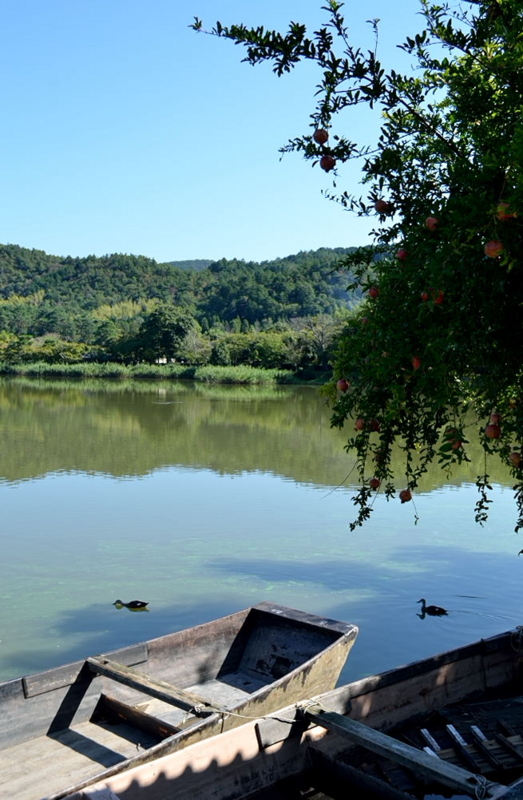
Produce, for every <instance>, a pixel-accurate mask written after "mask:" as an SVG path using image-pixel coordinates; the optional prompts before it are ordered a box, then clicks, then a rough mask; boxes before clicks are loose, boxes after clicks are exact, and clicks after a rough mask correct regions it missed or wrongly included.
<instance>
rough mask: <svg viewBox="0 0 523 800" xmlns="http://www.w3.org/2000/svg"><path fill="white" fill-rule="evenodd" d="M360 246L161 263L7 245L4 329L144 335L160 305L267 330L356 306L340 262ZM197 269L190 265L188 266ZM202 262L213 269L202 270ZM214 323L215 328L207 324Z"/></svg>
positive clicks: (0, 310)
mask: <svg viewBox="0 0 523 800" xmlns="http://www.w3.org/2000/svg"><path fill="white" fill-rule="evenodd" d="M349 251H350V248H321V249H319V250H317V251H311V252H301V253H298V254H296V255H292V256H287V257H286V258H281V259H276V260H274V261H265V262H262V263H257V262H245V261H240V260H234V259H232V260H227V259H221V260H219V261H215V262H207V261H203V262H200V261H196V262H180V263H181V264H183V265H184V269H181V268H180V267H179V266H177V264H176V262H173V263H170V264H157V263H156V262H155V261H154V260H152V259H149V258H145V257H144V256H132V255H122V254H113V255H109V256H101V257H96V256H87V257H86V258H71V257H69V256H67V257H65V258H60V257H57V256H52V255H48V254H47V253H44V252H43V251H41V250H29V249H27V248H23V247H18V246H16V245H3V246H2V245H0V330H6V331H10V332H14V333H18V334H31V335H36V336H41V335H44V334H46V333H58V334H60V336H62V337H64V338H71V339H73V340H78V339H79V338H80V339H83V337H86V336H87V337H89V338H88V341H89V342H95V341H100V338H101V336H103V333H104V330H105V328H106V327H107V326H106V325H105V323H106V322H107V320H113V321H114V323H115V326H116V328H118V330H119V331H120V334H121V335H122V336H126V337H129V336H132V335H135V334H136V333H137V331H138V329H139V327H140V325H141V324H142V322H143V320H144V318H145V316H146V314H148V313H150V312H151V311H152V310H153V307H154V304H155V303H157V302H169V303H173V304H175V305H176V306H178V307H180V308H184V309H187V310H188V311H189V312H190V313H191V314H192V315H193V316H194V317H195V318H196V319H197V320H198V321H199V322H200V323H201V324H202V325H203V327H205V328H207V329H208V328H209V327H210V323H211V324H212V323H214V322H220V323H225V324H230V323H232V322H233V320H235V319H238V324H239V325H242V323H243V324H244V325H246V326H247V329H248V326H251V325H263V324H265V323H269V322H271V323H272V322H274V321H277V320H289V319H291V318H293V317H296V316H298V317H304V316H308V315H311V314H324V313H331V312H333V311H337V310H340V309H344V308H347V306H349V305H354V303H355V302H356V300H357V299H358V295H357V293H356V294H355V295H350V294H349V293H348V292H347V287H346V278H345V277H344V275H343V274H342V273H340V272H338V271H337V270H336V264H337V261H338V260H339V259H340V257H342V256H343V255H346V254H347V253H348V252H349ZM190 263H193V264H196V265H197V269H190V268H188V266H187V265H188V264H190ZM201 264H206V266H205V268H201ZM204 320H206V322H205V323H204Z"/></svg>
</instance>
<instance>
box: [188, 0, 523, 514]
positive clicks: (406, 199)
mask: <svg viewBox="0 0 523 800" xmlns="http://www.w3.org/2000/svg"><path fill="white" fill-rule="evenodd" d="M324 8H325V12H326V23H325V25H324V26H323V27H321V28H320V29H319V30H317V31H315V32H314V33H313V34H312V35H311V36H308V35H307V31H306V28H305V26H303V25H300V24H298V23H291V24H290V27H289V30H288V32H287V33H285V34H281V33H279V32H277V31H268V30H265V29H264V28H257V29H248V28H246V27H245V26H243V25H233V26H231V27H226V26H223V25H221V24H220V23H217V25H216V27H215V28H214V29H213V31H211V32H212V33H214V34H215V35H218V36H221V37H225V38H228V39H232V40H233V41H234V42H236V43H239V44H242V45H245V47H246V49H247V55H246V59H245V60H246V61H248V62H249V63H251V64H257V63H259V62H265V61H269V62H271V63H272V64H273V68H274V71H275V72H276V74H277V75H283V74H284V73H286V72H288V71H290V70H291V69H293V68H294V67H295V66H296V65H297V64H298V63H299V62H300V61H303V60H308V61H312V62H315V64H316V65H317V67H318V68H319V73H320V77H319V81H318V86H317V103H316V107H315V109H314V110H313V113H312V115H311V127H312V130H311V132H310V133H309V134H306V135H304V136H301V137H298V138H296V139H294V140H292V141H291V142H289V143H288V144H287V145H286V146H285V147H284V148H283V151H296V152H299V153H301V154H302V155H303V156H304V157H305V158H306V159H309V160H311V161H312V162H313V164H316V163H318V162H319V165H320V166H321V167H323V168H324V169H325V170H326V171H328V172H330V171H333V174H334V176H335V180H334V184H335V185H334V189H333V191H332V192H330V196H332V197H334V198H335V199H337V200H338V202H340V203H342V204H343V205H344V206H345V207H346V208H348V209H350V210H352V211H354V212H355V213H357V214H359V215H374V216H375V218H376V225H375V228H374V230H373V232H372V235H371V241H370V244H369V246H368V247H365V248H361V249H360V250H358V251H357V252H354V253H352V254H350V255H349V256H348V257H347V258H346V259H345V264H346V266H347V267H348V268H349V269H350V270H351V271H352V272H353V274H354V275H355V279H354V281H353V283H352V287H351V288H352V289H358V290H359V291H361V292H363V293H365V295H366V298H367V299H366V300H365V302H364V303H363V304H362V306H361V309H360V312H359V315H358V318H357V320H356V321H355V322H353V323H351V324H350V325H349V326H347V328H346V330H345V333H344V335H343V337H342V340H341V344H340V347H339V352H338V357H337V364H336V378H346V379H347V380H348V381H350V383H351V388H350V389H349V390H348V391H342V392H338V394H337V395H336V390H335V388H334V386H333V387H332V390H331V395H332V399H333V404H334V405H333V419H332V422H333V424H334V425H336V426H339V427H341V426H343V425H348V427H349V428H355V430H354V433H353V434H350V438H349V440H348V442H347V450H349V451H351V452H355V453H356V455H357V462H358V470H359V475H360V479H361V488H360V491H359V493H358V494H357V496H356V497H355V503H356V506H357V510H358V513H357V518H356V520H355V521H354V523H353V526H354V525H357V524H361V523H362V522H363V521H364V520H365V519H367V518H368V516H369V514H370V511H371V503H372V498H373V494H374V492H375V490H376V487H377V486H381V489H382V490H384V491H385V493H386V494H387V496H388V497H389V498H391V497H393V496H395V494H396V491H397V488H399V487H397V483H398V480H402V483H403V487H404V488H403V489H402V491H401V493H400V499H401V500H402V502H407V501H408V500H409V499H410V498H411V496H412V492H413V490H414V489H415V488H416V486H417V485H418V482H419V479H420V477H421V475H422V474H423V473H424V472H425V471H426V469H427V468H428V466H429V464H431V463H432V462H434V461H438V462H439V463H440V464H441V465H442V466H443V467H444V468H445V469H447V470H449V469H451V468H452V465H453V464H454V463H456V462H459V461H461V460H462V459H466V458H467V455H466V444H467V440H471V439H472V438H473V437H474V438H477V439H479V440H480V442H481V444H482V446H483V449H484V452H485V469H484V472H483V474H482V475H479V476H478V479H477V484H478V487H479V489H480V496H479V500H478V504H477V507H476V519H477V521H479V522H482V521H484V519H485V518H486V514H487V507H488V506H487V504H488V502H489V497H488V491H489V477H488V458H489V457H490V456H493V455H496V456H498V457H500V458H501V459H502V460H503V461H505V462H506V463H508V464H509V465H510V466H511V468H512V470H513V474H514V481H515V493H516V499H517V504H518V520H517V524H516V530H518V529H520V528H521V527H523V456H522V443H523V363H522V353H523V310H522V303H523V114H522V111H523V36H522V31H523V5H522V3H521V0H469V2H466V1H465V0H464V2H462V3H458V2H449V3H441V4H438V5H432V4H431V3H430V2H428V0H422V2H421V11H422V15H423V18H424V28H423V30H422V31H421V32H420V33H419V34H417V35H416V36H414V37H413V38H410V37H409V38H407V39H406V41H405V42H404V43H403V44H402V45H401V48H402V49H403V50H404V51H406V52H407V53H408V54H409V55H410V56H411V58H412V59H413V60H414V62H415V69H414V71H413V72H410V73H408V74H401V73H400V72H399V71H397V70H396V69H394V68H392V67H390V68H386V67H385V66H384V65H383V64H382V63H381V61H380V58H379V47H378V22H377V21H374V22H373V23H372V24H373V26H374V30H375V33H376V47H375V48H374V49H372V50H370V51H368V52H364V51H363V50H361V49H360V48H358V47H355V46H354V45H353V44H352V43H351V42H350V38H349V31H348V29H347V26H346V24H345V20H344V17H343V7H342V4H341V3H339V2H337V0H327V1H326V5H325V7H324ZM193 27H194V28H195V29H197V30H199V29H202V23H201V22H200V21H199V20H196V22H195V24H194V26H193ZM360 104H368V105H369V106H370V107H374V108H375V109H376V111H377V112H378V111H379V112H380V114H381V127H380V134H379V140H378V142H377V146H376V147H374V146H371V145H370V144H369V143H365V142H356V141H352V140H351V139H349V138H347V137H346V136H345V135H344V134H343V132H342V131H341V130H340V127H341V125H342V124H343V122H344V121H346V119H349V118H350V117H349V116H347V114H343V113H341V112H350V110H351V109H352V108H353V107H355V106H358V105H360ZM356 158H357V159H360V162H361V167H362V182H363V185H364V187H365V193H364V195H363V196H362V197H359V196H356V194H355V193H354V191H353V190H351V191H348V190H347V191H340V190H339V188H338V185H339V184H340V182H341V180H342V176H343V171H342V167H343V164H345V163H346V162H348V161H350V160H352V159H356ZM342 386H343V384H342ZM343 388H345V387H343ZM471 408H472V409H473V410H474V412H475V414H476V415H477V417H479V420H480V424H479V426H478V424H477V423H473V425H472V426H470V425H469V423H468V419H469V417H468V416H467V413H468V411H469V409H471ZM477 417H476V418H477ZM393 445H398V446H399V447H400V448H401V449H402V450H403V452H404V476H403V477H400V476H398V475H396V476H394V475H393V474H392V470H391V451H392V447H393ZM369 480H370V481H371V483H369Z"/></svg>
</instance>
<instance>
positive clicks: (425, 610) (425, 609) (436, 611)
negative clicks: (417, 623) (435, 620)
mask: <svg viewBox="0 0 523 800" xmlns="http://www.w3.org/2000/svg"><path fill="white" fill-rule="evenodd" d="M417 602H418V603H421V604H422V605H421V613H422V614H428V615H429V617H443V616H445V614H448V613H449V612H448V611H447V609H446V608H441V606H428V605H427V604H426V600H425V598H424V597H422V598H421V600H418V601H417Z"/></svg>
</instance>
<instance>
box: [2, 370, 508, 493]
mask: <svg viewBox="0 0 523 800" xmlns="http://www.w3.org/2000/svg"><path fill="white" fill-rule="evenodd" d="M0 409H1V411H2V414H1V418H0V476H2V477H4V478H6V479H7V480H11V481H17V480H22V479H27V478H31V477H37V476H41V475H45V474H46V473H48V472H55V471H58V470H60V471H68V470H75V471H86V472H93V473H102V474H109V475H113V476H124V475H143V474H147V473H150V472H151V471H153V470H155V469H158V468H163V467H169V466H182V467H188V468H195V469H212V470H214V471H216V472H218V473H220V474H238V473H241V472H251V471H261V472H270V473H272V474H275V475H281V476H284V477H287V478H290V479H292V480H295V481H297V482H301V483H311V484H319V485H322V486H336V485H338V484H341V483H344V485H345V486H350V485H351V476H349V477H347V476H348V475H349V473H350V471H351V468H352V466H353V461H352V460H350V459H349V458H347V456H346V454H345V452H344V450H343V445H344V443H345V441H346V439H347V438H348V435H349V431H347V432H344V431H341V432H340V431H337V430H332V429H330V426H329V420H330V410H329V408H328V407H327V405H326V403H325V400H324V398H323V397H322V396H321V395H320V393H319V391H318V390H317V389H314V388H311V387H269V388H258V387H252V388H251V387H225V386H205V385H201V384H192V383H183V382H178V383H162V384H157V383H149V382H147V383H141V382H138V381H135V382H130V381H126V382H125V383H110V382H107V383H106V382H104V383H103V384H102V383H101V382H100V381H81V382H79V383H75V382H67V381H59V382H49V381H28V380H23V379H22V380H18V379H14V380H3V381H2V382H0ZM472 422H473V421H472ZM467 453H468V455H469V458H470V459H471V462H470V463H464V464H462V465H461V467H460V468H459V470H456V472H455V474H454V476H453V477H452V479H451V480H450V481H449V480H447V478H446V476H445V473H444V472H443V471H441V470H440V469H439V468H435V469H434V470H433V471H432V472H431V473H429V474H428V475H427V476H425V477H424V479H423V481H422V482H421V484H420V491H429V490H431V489H433V488H436V487H438V486H442V485H444V484H446V483H452V484H455V485H459V484H460V483H463V482H466V483H473V482H475V480H476V477H477V476H478V475H479V474H480V473H481V472H482V471H483V452H482V451H481V450H480V448H479V446H476V447H473V446H468V448H467ZM393 468H394V469H395V471H396V474H398V475H401V472H402V454H401V452H400V451H397V453H396V455H395V457H394V459H393ZM494 468H495V469H494ZM369 477H371V475H370V474H369ZM491 479H492V480H493V481H495V482H499V483H502V484H508V485H511V481H510V474H509V471H508V469H504V468H503V467H502V466H500V465H499V464H497V463H496V462H495V461H493V462H492V472H491Z"/></svg>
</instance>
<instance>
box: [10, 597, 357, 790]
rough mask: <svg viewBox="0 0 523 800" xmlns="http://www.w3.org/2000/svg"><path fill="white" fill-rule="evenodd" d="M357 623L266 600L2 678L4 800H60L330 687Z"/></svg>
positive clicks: (354, 635) (355, 632) (349, 647)
mask: <svg viewBox="0 0 523 800" xmlns="http://www.w3.org/2000/svg"><path fill="white" fill-rule="evenodd" d="M357 632H358V629H357V628H356V627H355V626H354V625H351V624H349V623H344V622H337V621H334V620H331V619H327V618H324V617H319V616H314V615H311V614H306V613H303V612H300V611H295V610H293V609H288V608H284V607H282V606H278V605H274V604H272V603H261V604H259V605H257V606H254V607H252V608H248V609H246V610H244V611H241V612H238V613H236V614H232V615H230V616H227V617H224V618H222V619H219V620H216V621H214V622H209V623H207V624H204V625H199V626H197V627H195V628H191V629H189V630H185V631H179V632H177V633H172V634H169V635H167V636H162V637H160V638H157V639H151V640H150V641H147V642H144V643H142V644H138V645H134V646H131V647H125V648H122V649H120V650H116V651H114V652H111V653H109V654H106V655H104V656H98V657H93V658H88V659H87V660H85V661H78V662H76V663H74V664H68V665H66V666H62V667H58V668H56V669H51V670H48V671H46V672H41V673H38V674H36V675H30V676H27V677H24V678H20V679H16V680H12V681H7V682H5V683H2V684H0V747H1V749H0V798H2V800H4V798H5V800H7V798H9V800H14V799H15V798H16V800H39V798H42V797H44V795H45V797H46V798H49V799H50V798H53V800H58V798H61V797H63V796H64V795H65V794H69V793H71V792H72V791H79V790H80V789H81V788H82V787H84V786H86V785H88V784H89V783H90V782H92V781H93V780H97V779H98V778H100V779H101V778H108V777H109V776H112V775H117V774H119V773H120V772H122V771H123V770H125V769H127V768H129V767H132V766H134V765H138V764H143V763H145V762H147V761H149V760H151V759H155V758H158V757H160V756H163V755H164V754H166V753H169V752H172V751H174V750H176V749H177V748H181V747H185V746H186V745H188V744H190V743H191V742H195V741H199V740H200V739H204V738H205V737H208V736H212V735H214V734H216V733H217V732H221V731H225V730H228V729H230V728H233V727H235V726H238V725H241V724H242V723H243V722H244V721H245V717H246V716H247V717H249V716H250V717H252V716H255V717H258V716H260V715H262V716H263V715H265V714H267V713H269V712H271V711H274V710H276V709H277V708H279V707H280V706H283V705H288V704H289V703H293V702H296V701H298V700H299V699H301V698H303V697H306V696H309V695H310V694H315V693H318V692H319V691H323V690H324V689H326V688H332V687H334V686H335V685H336V682H337V680H338V677H339V675H340V672H341V670H342V668H343V665H344V664H345V661H346V658H347V655H348V653H349V651H350V649H351V647H352V644H353V643H354V640H355V638H356V636H357ZM242 715H243V716H242ZM2 787H3V788H2Z"/></svg>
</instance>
